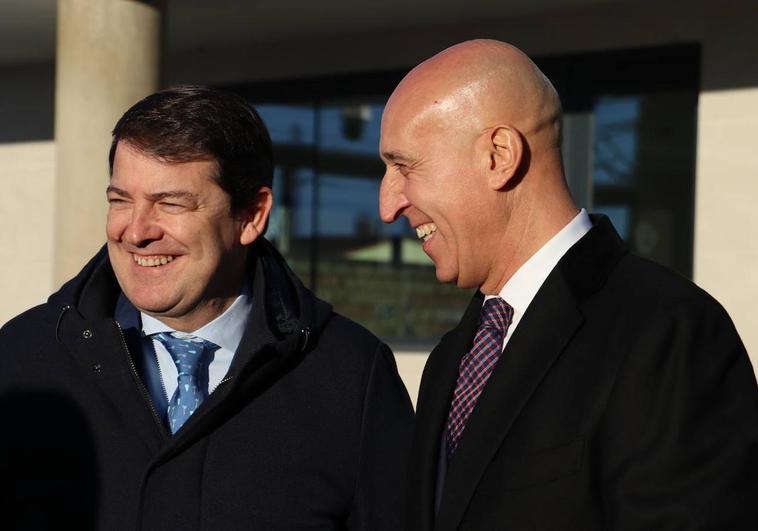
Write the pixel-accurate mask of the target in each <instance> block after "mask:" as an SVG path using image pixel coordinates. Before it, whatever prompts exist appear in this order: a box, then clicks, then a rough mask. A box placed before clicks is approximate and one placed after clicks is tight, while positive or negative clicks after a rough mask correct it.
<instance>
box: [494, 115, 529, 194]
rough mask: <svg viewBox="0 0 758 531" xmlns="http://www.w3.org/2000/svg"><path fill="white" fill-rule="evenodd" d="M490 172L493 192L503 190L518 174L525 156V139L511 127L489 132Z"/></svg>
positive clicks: (504, 126)
mask: <svg viewBox="0 0 758 531" xmlns="http://www.w3.org/2000/svg"><path fill="white" fill-rule="evenodd" d="M487 147H488V148H489V149H488V151H489V161H488V162H489V168H488V170H489V172H488V175H489V177H488V179H487V183H488V185H489V187H490V188H491V189H493V190H502V189H503V188H504V187H505V186H506V185H507V184H508V182H509V181H510V180H511V179H512V178H513V176H514V175H516V174H517V173H518V170H519V167H520V166H521V162H522V159H523V156H524V138H523V137H522V136H521V133H520V132H519V131H518V129H516V128H514V127H512V126H510V125H498V126H496V127H494V128H492V129H491V130H490V131H489V134H488V137H487Z"/></svg>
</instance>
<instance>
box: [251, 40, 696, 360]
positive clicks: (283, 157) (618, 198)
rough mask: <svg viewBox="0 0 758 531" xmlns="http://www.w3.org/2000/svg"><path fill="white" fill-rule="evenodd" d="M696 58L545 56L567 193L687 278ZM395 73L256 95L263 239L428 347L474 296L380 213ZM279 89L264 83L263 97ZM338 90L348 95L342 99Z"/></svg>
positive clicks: (689, 53)
mask: <svg viewBox="0 0 758 531" xmlns="http://www.w3.org/2000/svg"><path fill="white" fill-rule="evenodd" d="M651 58H654V59H655V61H651V60H650V59H651ZM697 58H698V51H697V49H695V50H694V51H693V48H691V47H686V46H685V47H667V48H659V49H656V50H653V51H649V50H632V51H625V52H618V53H617V54H616V53H599V54H584V55H577V56H572V57H568V58H561V57H558V58H548V59H547V60H546V61H545V62H544V63H545V64H543V65H542V66H543V68H544V70H545V72H546V74H547V75H548V77H550V78H551V79H553V81H554V82H555V83H556V87H557V88H558V91H559V93H560V95H561V98H562V99H563V104H564V111H565V112H564V123H563V126H564V127H563V136H564V145H563V156H564V162H565V169H566V175H567V178H568V181H569V186H570V187H571V189H572V193H573V195H574V197H575V199H576V201H577V203H578V204H579V205H580V206H586V207H588V209H589V210H590V211H591V212H600V213H605V214H607V215H608V216H609V217H610V219H611V220H612V222H613V224H614V225H615V227H616V229H617V230H618V232H619V234H620V235H621V236H622V237H623V238H624V239H625V240H626V242H627V244H628V245H629V247H630V248H631V250H632V251H634V252H636V253H637V254H640V255H642V256H646V257H650V258H652V259H654V260H656V261H658V262H661V263H663V264H665V265H668V266H670V267H673V268H674V269H676V270H678V271H679V272H681V273H683V274H685V275H688V274H690V272H691V261H692V217H693V182H694V159H695V157H694V150H695V117H696V105H697ZM651 72H652V73H651ZM402 74H403V73H401V72H395V73H391V74H387V79H386V80H384V81H385V82H384V83H383V85H382V83H379V85H382V86H383V87H384V88H382V89H381V90H379V91H376V92H372V91H374V90H375V87H376V86H377V83H376V82H377V76H376V75H373V74H356V75H355V76H354V79H351V80H349V81H345V80H341V81H340V83H338V84H335V83H329V82H328V81H326V82H324V87H326V88H323V87H322V88H319V87H321V85H320V84H319V83H317V82H313V83H310V84H309V85H307V87H308V88H307V89H306V90H304V91H303V94H301V99H298V100H297V101H292V102H288V101H284V102H280V103H264V104H256V108H257V109H258V110H259V112H260V114H261V116H262V117H263V119H264V121H265V122H266V124H267V126H268V127H269V130H270V131H271V136H272V139H273V141H274V154H275V158H276V170H275V179H274V197H275V208H274V211H273V217H272V220H271V223H270V227H269V232H268V237H269V238H270V239H271V240H272V241H273V242H274V244H275V245H276V246H277V247H278V248H279V250H280V251H281V252H282V253H283V254H284V255H285V257H286V258H287V259H288V261H289V262H290V264H291V265H292V267H293V268H294V269H295V271H296V272H297V273H298V274H299V275H300V277H301V278H302V279H303V281H304V282H305V283H306V284H307V285H308V286H310V287H311V288H312V289H314V290H315V292H316V294H317V295H319V296H321V297H323V298H324V299H326V300H328V301H330V302H331V303H332V304H333V305H334V306H335V309H336V310H337V311H339V312H341V313H343V314H345V315H346V316H348V317H350V318H353V319H355V320H357V321H358V322H360V323H361V324H363V325H365V326H367V327H368V328H369V329H370V330H372V331H373V332H374V333H376V334H378V335H379V336H380V337H382V338H383V339H384V340H386V341H388V342H390V343H391V344H393V345H394V346H396V347H398V346H408V345H412V344H413V343H420V344H423V345H425V346H428V345H429V344H431V343H434V342H436V341H437V340H438V339H439V337H440V336H441V335H442V334H444V333H445V332H446V331H447V330H449V329H450V328H452V327H453V326H455V324H457V322H458V319H459V318H460V315H461V312H462V310H463V308H464V307H465V305H466V303H467V302H468V299H469V297H470V295H471V293H470V292H468V291H466V290H459V289H457V288H456V287H455V286H450V285H442V284H440V283H439V282H437V279H436V277H435V273H434V264H432V262H431V261H430V259H429V258H428V257H427V256H426V254H424V252H423V251H422V250H421V244H420V242H419V241H418V239H417V238H416V235H415V232H414V231H412V230H411V229H410V227H409V226H408V224H407V222H406V221H405V219H401V220H400V221H398V222H397V223H394V224H392V225H385V224H383V223H381V222H380V220H379V214H378V193H379V184H380V179H381V176H382V174H383V173H384V166H383V164H382V162H381V161H380V160H379V157H378V146H379V133H380V122H381V115H382V110H383V102H384V101H386V98H387V96H388V95H389V91H390V90H391V88H390V87H392V86H394V85H395V84H396V83H397V81H398V80H399V78H400V77H401V75H402ZM292 86H293V85H292V83H286V88H287V89H288V91H289V92H291V90H289V89H291V88H292ZM298 86H301V85H300V84H299V85H298ZM346 87H347V88H346ZM356 87H357V89H356ZM367 87H369V89H370V90H369V89H367ZM281 89H282V87H278V88H274V89H273V90H272V89H271V88H270V87H269V93H270V94H272V96H271V98H272V100H274V101H277V100H278V98H277V94H278V92H279V91H281ZM346 90H347V91H348V92H350V91H351V90H352V91H354V92H351V93H349V94H347V97H343V96H345V95H346V94H345V92H346ZM253 92H255V91H253ZM356 94H369V96H356ZM324 98H326V99H324ZM340 98H341V99H340ZM251 99H252V100H253V102H254V103H255V101H256V98H254V97H253V98H251ZM258 99H261V98H258Z"/></svg>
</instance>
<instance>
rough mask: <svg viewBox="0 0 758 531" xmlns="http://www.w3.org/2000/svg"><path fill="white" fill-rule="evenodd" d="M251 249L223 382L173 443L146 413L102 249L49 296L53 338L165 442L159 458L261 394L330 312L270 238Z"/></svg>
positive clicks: (138, 427)
mask: <svg viewBox="0 0 758 531" xmlns="http://www.w3.org/2000/svg"><path fill="white" fill-rule="evenodd" d="M251 251H252V252H251V259H252V260H251V265H250V271H251V275H252V277H253V298H254V300H255V301H256V303H255V304H254V307H253V311H252V313H251V315H250V318H249V319H248V323H247V325H246V329H245V332H244V334H243V337H242V340H241V341H240V345H239V347H238V349H237V351H236V352H235V357H234V360H233V362H232V365H231V367H230V369H229V373H228V376H227V378H225V380H227V382H226V383H225V384H224V385H220V386H219V387H218V388H217V389H216V391H214V393H213V394H212V395H211V396H210V397H209V398H208V400H207V401H206V403H204V404H203V407H202V408H201V409H200V410H198V412H197V413H196V414H195V415H193V416H192V417H191V418H190V419H189V421H188V422H187V424H186V425H185V427H184V428H183V429H182V430H181V431H180V432H179V433H178V434H177V436H175V437H173V438H171V439H170V444H164V443H165V442H166V441H165V437H161V435H162V434H161V429H160V428H161V426H160V421H157V420H156V419H151V418H150V417H151V416H153V414H152V412H151V411H150V400H149V398H148V397H147V393H146V392H144V387H141V381H140V380H139V377H136V373H135V367H134V363H133V361H132V359H131V357H130V356H129V353H128V348H127V343H128V341H127V339H128V338H126V337H125V335H124V332H123V331H122V330H121V329H120V327H119V325H118V324H117V323H116V322H115V321H114V319H113V315H114V312H115V308H116V304H117V300H118V297H119V294H120V290H119V288H118V284H117V282H116V278H115V275H114V273H113V269H112V268H111V266H110V263H109V261H108V256H107V251H106V250H105V248H103V249H101V250H100V252H99V253H98V254H97V255H96V256H95V257H94V258H93V259H92V260H91V261H90V262H89V263H88V264H87V266H85V268H84V269H83V270H82V272H81V273H80V274H79V275H78V276H77V277H76V278H74V279H72V280H71V281H69V282H67V283H66V284H65V285H64V286H63V288H61V290H60V291H59V292H58V293H56V294H54V295H53V296H51V298H50V300H49V304H50V306H51V307H52V308H53V309H58V308H60V309H61V310H60V314H59V317H58V319H57V324H56V336H57V338H58V340H59V341H60V342H61V343H63V344H65V345H66V346H67V347H68V350H69V351H70V352H71V353H72V355H73V357H74V358H75V360H76V362H77V363H78V364H79V365H80V367H81V368H82V370H83V371H85V374H89V375H90V376H91V377H92V378H94V379H95V380H96V382H97V384H98V385H99V387H100V389H101V391H102V392H103V394H104V396H105V399H106V400H108V401H109V402H110V403H111V404H112V405H113V409H114V410H115V411H120V412H124V414H123V421H124V422H125V423H128V424H130V428H129V432H131V433H135V434H138V435H139V436H140V437H141V439H142V440H143V442H144V443H145V444H146V445H147V446H148V447H150V448H152V449H153V450H155V449H156V448H158V447H163V452H162V454H161V455H160V456H159V457H158V461H160V460H165V459H168V458H169V457H170V456H171V455H175V454H176V453H177V452H179V451H181V450H182V449H183V448H184V447H186V446H187V445H188V444H191V443H192V442H193V441H195V440H197V439H198V438H199V437H202V436H203V435H204V434H205V433H207V432H208V431H209V430H211V429H213V427H214V426H216V425H217V424H218V423H219V422H222V421H223V420H224V419H225V418H228V416H229V415H232V414H234V412H236V411H237V409H238V408H240V407H242V405H244V403H245V401H246V399H247V397H250V396H252V395H254V394H256V393H260V392H263V390H264V389H266V388H267V387H268V386H270V385H271V384H273V383H274V382H275V381H277V379H278V378H279V377H280V376H281V375H282V374H283V372H285V371H287V370H289V369H291V368H292V367H293V366H295V365H296V364H297V363H299V362H300V360H302V358H303V356H304V355H305V354H306V352H307V351H308V350H310V349H311V348H312V347H313V345H314V344H315V342H316V338H317V336H318V333H319V332H320V330H321V328H323V326H324V325H325V324H326V322H327V321H328V320H329V319H330V318H331V315H332V313H331V306H329V305H328V304H327V303H325V302H323V301H320V300H318V299H316V297H315V296H313V294H312V293H311V292H310V291H308V290H307V288H305V287H304V286H303V285H302V284H301V283H300V281H299V280H298V279H297V277H296V276H295V275H294V273H292V271H291V270H290V269H289V267H288V266H287V265H286V263H285V261H284V259H283V258H282V257H281V256H280V255H279V254H278V253H277V252H276V250H275V249H274V248H273V246H272V245H271V244H270V243H268V242H267V241H265V240H263V239H260V240H259V241H258V242H256V244H255V246H254V248H253V249H251ZM95 367H97V370H95V369H94V368H95ZM141 394H142V395H143V396H140V395H141ZM153 453H154V452H153Z"/></svg>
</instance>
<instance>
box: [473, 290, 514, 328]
mask: <svg viewBox="0 0 758 531" xmlns="http://www.w3.org/2000/svg"><path fill="white" fill-rule="evenodd" d="M511 319H513V307H512V306H511V305H510V304H508V303H507V302H505V301H504V300H503V299H501V298H500V297H493V298H491V299H487V301H486V302H485V303H484V305H483V306H482V311H481V312H480V314H479V323H480V324H479V326H480V327H485V328H495V329H497V330H499V331H500V332H501V333H503V334H504V333H505V331H506V330H508V327H509V326H510V324H511Z"/></svg>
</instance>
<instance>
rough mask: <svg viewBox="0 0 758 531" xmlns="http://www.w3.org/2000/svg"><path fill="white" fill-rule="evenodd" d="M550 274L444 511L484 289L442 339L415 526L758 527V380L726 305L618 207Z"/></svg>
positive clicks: (485, 403) (424, 424) (514, 341)
mask: <svg viewBox="0 0 758 531" xmlns="http://www.w3.org/2000/svg"><path fill="white" fill-rule="evenodd" d="M593 222H594V226H593V228H592V229H591V230H590V231H589V232H588V233H587V234H586V235H585V236H584V238H582V239H581V240H580V241H579V242H578V243H577V244H576V245H574V246H573V247H572V248H571V249H570V250H569V252H568V253H567V254H566V255H565V256H564V257H563V258H562V259H561V260H560V262H559V263H558V265H557V266H556V267H555V269H554V270H553V271H552V272H551V274H550V275H549V276H548V278H547V279H546V280H545V282H544V284H543V285H542V287H541V289H540V290H539V292H538V293H537V295H536V296H535V298H534V300H533V301H532V303H531V305H530V306H529V308H528V309H527V311H526V313H525V314H524V316H523V318H522V320H521V322H520V324H519V326H518V328H517V329H516V330H515V332H514V334H513V336H512V338H511V340H510V341H509V343H508V345H507V347H506V349H505V351H504V353H503V355H502V357H501V359H500V361H499V363H498V365H497V366H496V368H495V370H494V372H493V373H492V376H491V378H490V380H489V382H488V384H487V387H486V388H485V389H484V391H483V393H482V395H481V397H480V399H479V403H478V404H477V406H476V408H475V410H474V411H473V413H472V415H471V417H470V419H469V421H468V424H467V427H466V430H465V432H464V434H463V437H462V439H461V441H460V445H459V447H458V450H457V453H456V455H455V457H454V458H453V460H452V461H451V462H450V464H449V466H448V468H447V473H446V478H445V479H444V486H443V488H442V497H441V504H440V508H439V512H438V513H437V514H436V515H435V510H434V496H435V486H436V482H437V472H438V456H439V450H440V442H441V440H442V437H441V436H442V430H443V429H444V425H445V421H446V417H447V413H448V409H449V406H450V399H451V395H452V391H453V388H454V386H455V381H456V377H457V371H458V364H459V361H460V358H461V356H462V355H463V354H464V353H465V352H466V351H467V350H468V349H469V348H470V345H471V341H472V338H473V335H474V333H475V331H476V327H477V320H478V314H479V309H480V307H481V304H482V299H483V296H482V294H481V293H477V294H476V295H475V296H474V298H473V300H472V301H471V304H470V305H469V307H468V309H467V310H466V312H465V314H464V316H463V318H462V319H461V322H460V324H459V325H458V326H457V327H456V328H455V329H454V330H452V331H451V332H449V333H448V334H446V335H445V336H444V337H443V339H442V341H441V342H440V344H439V345H438V346H437V347H436V348H435V349H434V351H433V352H432V353H431V355H430V357H429V360H428V362H427V365H426V368H425V370H424V374H423V378H422V381H421V388H420V392H419V400H418V408H417V425H416V431H415V441H414V448H413V451H412V458H411V468H410V485H409V486H410V490H409V493H410V499H409V511H408V518H407V529H408V531H427V530H432V529H435V530H439V531H448V530H453V529H462V530H497V529H507V530H511V531H512V530H525V529H551V530H552V529H578V530H592V529H656V530H659V529H727V528H728V529H753V530H755V529H758V392H757V391H756V382H755V376H754V373H753V370H752V367H751V365H750V361H749V359H748V357H747V354H746V352H745V349H744V347H743V345H742V343H741V341H740V339H739V337H738V335H737V333H736V331H735V329H734V326H733V325H732V323H731V321H730V319H729V317H728V315H727V314H726V312H725V311H724V310H723V308H722V307H721V306H719V304H718V303H717V302H716V301H714V300H713V299H712V298H711V297H710V296H708V295H707V294H706V293H705V292H704V291H702V290H700V289H699V288H697V287H696V286H694V285H693V284H692V283H690V282H689V281H687V280H685V279H683V278H681V277H679V276H677V275H676V274H674V273H672V272H670V271H668V270H666V269H665V268H662V267H660V266H657V265H655V264H653V263H651V262H648V261H645V260H642V259H639V258H637V257H634V256H632V255H630V254H628V253H627V252H625V250H624V248H623V245H622V242H621V240H620V238H619V237H618V235H617V234H616V232H615V231H614V229H613V227H612V225H611V224H610V222H609V221H608V219H607V218H604V217H593Z"/></svg>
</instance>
